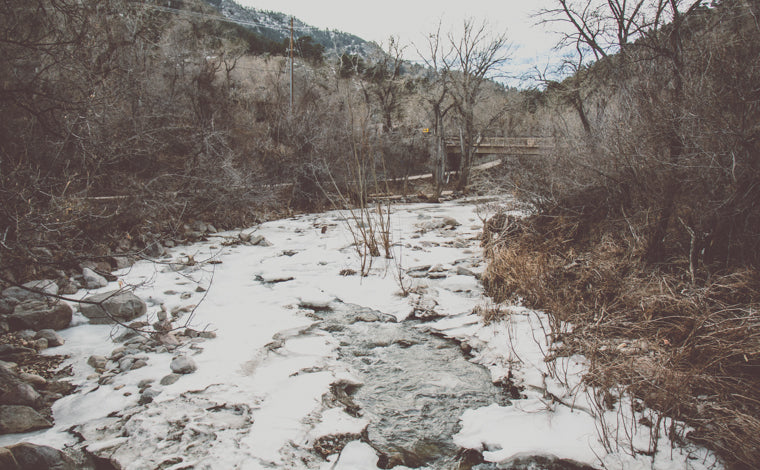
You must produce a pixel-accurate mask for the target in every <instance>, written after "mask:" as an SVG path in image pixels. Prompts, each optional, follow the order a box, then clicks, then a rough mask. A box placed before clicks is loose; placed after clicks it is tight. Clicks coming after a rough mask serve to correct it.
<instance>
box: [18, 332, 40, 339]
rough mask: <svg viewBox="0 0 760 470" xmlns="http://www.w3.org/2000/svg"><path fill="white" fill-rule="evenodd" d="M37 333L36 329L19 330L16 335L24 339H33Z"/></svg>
mask: <svg viewBox="0 0 760 470" xmlns="http://www.w3.org/2000/svg"><path fill="white" fill-rule="evenodd" d="M36 334H37V332H36V331H34V330H19V331H17V332H16V336H17V337H18V338H21V339H23V340H24V341H31V340H33V339H34V336H35V335H36Z"/></svg>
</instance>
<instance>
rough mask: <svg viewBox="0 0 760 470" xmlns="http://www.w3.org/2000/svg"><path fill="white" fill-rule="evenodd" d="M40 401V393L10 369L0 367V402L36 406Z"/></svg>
mask: <svg viewBox="0 0 760 470" xmlns="http://www.w3.org/2000/svg"><path fill="white" fill-rule="evenodd" d="M40 403H41V397H40V394H39V393H37V391H36V390H35V389H34V387H32V386H31V385H29V384H28V383H26V382H24V381H23V380H21V379H20V378H19V377H18V376H17V375H16V374H15V373H13V372H12V371H11V370H9V369H7V368H5V367H0V404H1V405H24V406H33V407H37V406H39V405H40Z"/></svg>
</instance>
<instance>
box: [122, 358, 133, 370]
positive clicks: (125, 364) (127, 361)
mask: <svg viewBox="0 0 760 470" xmlns="http://www.w3.org/2000/svg"><path fill="white" fill-rule="evenodd" d="M134 363H135V358H134V357H132V356H126V357H122V358H121V359H119V369H120V370H121V371H122V372H126V371H128V370H131V369H132V364H134Z"/></svg>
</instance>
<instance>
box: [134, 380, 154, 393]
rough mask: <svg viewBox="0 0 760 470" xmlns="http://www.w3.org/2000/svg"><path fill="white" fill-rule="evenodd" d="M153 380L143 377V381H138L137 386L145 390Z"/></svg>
mask: <svg viewBox="0 0 760 470" xmlns="http://www.w3.org/2000/svg"><path fill="white" fill-rule="evenodd" d="M153 382H154V380H153V379H142V380H141V381H139V382H137V388H139V389H140V390H145V389H146V388H149V387H150V386H151V384H152V383H153Z"/></svg>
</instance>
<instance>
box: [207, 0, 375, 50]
mask: <svg viewBox="0 0 760 470" xmlns="http://www.w3.org/2000/svg"><path fill="white" fill-rule="evenodd" d="M204 1H205V2H206V3H208V4H209V5H211V6H213V7H214V8H216V9H217V10H218V11H219V12H220V13H221V14H222V15H224V16H225V17H227V18H229V19H231V20H234V21H236V22H238V24H240V25H242V26H243V27H245V28H246V29H248V30H250V31H253V32H254V33H256V34H257V35H259V36H262V37H264V38H266V39H269V40H271V41H275V42H282V41H283V40H286V39H288V38H289V37H290V17H289V16H288V15H286V14H284V13H279V12H275V11H267V10H257V9H255V8H246V7H243V6H241V5H239V4H238V3H237V2H235V1H233V0H204ZM293 29H294V35H295V37H296V38H300V37H305V36H309V37H311V38H312V40H313V41H314V42H315V43H316V44H321V45H322V46H324V48H325V52H326V54H327V55H328V56H334V57H338V56H340V55H342V54H349V55H358V56H360V57H363V58H367V57H369V56H370V55H372V54H373V53H376V52H378V51H381V49H380V48H379V46H378V45H377V44H375V43H373V42H369V41H365V40H364V39H362V38H360V37H358V36H355V35H353V34H349V33H344V32H341V31H334V30H333V31H330V30H326V29H319V28H317V27H314V26H311V25H308V24H306V23H304V22H303V21H301V20H299V19H298V18H295V19H294V21H293Z"/></svg>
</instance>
